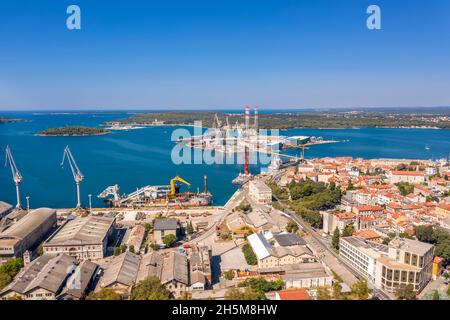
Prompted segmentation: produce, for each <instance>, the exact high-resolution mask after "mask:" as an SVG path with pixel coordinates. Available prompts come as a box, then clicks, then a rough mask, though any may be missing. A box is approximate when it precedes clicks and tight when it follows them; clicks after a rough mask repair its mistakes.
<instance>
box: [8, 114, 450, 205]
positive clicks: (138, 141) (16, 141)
mask: <svg viewBox="0 0 450 320" xmlns="http://www.w3.org/2000/svg"><path fill="white" fill-rule="evenodd" d="M1 115H4V116H10V117H18V118H22V119H26V120H29V121H28V122H20V123H12V124H5V125H0V148H1V151H0V154H1V157H2V158H3V157H4V155H5V153H4V150H5V147H6V145H7V144H9V145H10V147H11V149H12V152H13V154H14V157H15V160H16V163H17V166H18V167H19V169H20V171H21V173H22V175H23V177H24V181H23V183H22V192H21V193H22V202H23V203H25V196H26V195H30V202H31V206H32V207H38V206H49V207H71V206H74V205H75V204H76V194H75V184H74V182H73V178H72V174H71V172H70V169H69V167H68V166H66V167H65V168H64V169H62V168H61V167H60V162H61V158H62V153H63V149H64V147H65V146H66V145H70V148H71V150H72V153H73V154H74V156H75V158H76V160H77V163H78V166H79V167H80V169H81V170H82V172H83V174H84V175H85V180H84V181H83V183H82V186H81V191H82V201H83V204H84V205H86V206H87V205H88V194H92V195H93V197H92V199H93V205H94V206H102V205H103V203H102V201H101V200H100V199H97V197H96V195H97V194H99V193H100V192H101V191H102V190H103V189H104V188H105V187H106V186H108V185H112V184H116V183H117V184H119V185H120V187H121V192H125V193H129V192H132V191H134V190H135V189H136V188H137V187H140V186H144V185H148V184H168V182H169V180H170V179H171V178H172V177H174V176H175V175H180V176H181V177H183V178H184V179H186V180H187V181H189V182H190V183H191V184H192V187H191V190H192V191H196V190H197V188H200V189H202V188H203V175H207V176H208V179H209V189H210V191H211V192H212V194H213V196H214V203H215V204H219V205H220V204H224V203H225V202H226V201H227V199H228V198H229V196H230V195H231V194H232V193H233V192H234V190H235V187H234V186H233V185H232V184H231V180H232V179H233V178H234V177H235V176H236V175H237V174H238V173H239V172H241V171H242V170H243V168H242V167H243V166H240V165H174V164H173V163H172V161H171V157H170V155H171V149H172V147H173V142H172V141H171V133H172V130H173V129H174V128H173V127H153V128H145V129H141V130H132V131H116V132H113V133H112V134H110V135H105V136H94V137H36V136H34V134H35V133H37V132H39V131H41V130H43V129H46V128H48V127H56V126H64V125H86V126H96V125H98V124H99V123H101V122H104V121H108V120H113V119H117V118H122V117H126V116H128V114H126V113H78V114H64V113H59V114H54V113H3V114H0V116H1ZM281 134H283V135H314V136H322V137H323V138H324V139H336V140H350V141H349V142H344V143H338V144H332V145H323V146H316V147H313V148H311V149H310V150H307V152H306V156H307V157H324V156H331V157H334V156H353V157H363V158H379V157H390V158H417V159H431V158H433V157H434V158H437V157H442V156H447V155H448V154H449V152H450V131H443V130H425V129H348V130H347V129H346V130H336V129H333V130H300V129H296V130H286V131H282V132H281ZM425 145H428V146H429V147H430V150H429V151H427V150H425ZM293 152H295V151H293V150H290V151H289V153H291V154H292V153H293ZM251 169H252V170H253V171H254V172H259V170H258V168H257V167H253V168H251ZM0 200H4V201H7V202H10V203H13V204H14V203H15V189H14V185H13V182H12V179H11V172H10V170H9V168H5V167H3V166H0Z"/></svg>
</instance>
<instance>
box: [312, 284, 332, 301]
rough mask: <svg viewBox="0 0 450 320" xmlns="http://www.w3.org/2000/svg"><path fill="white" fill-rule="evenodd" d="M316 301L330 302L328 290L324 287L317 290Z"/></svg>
mask: <svg viewBox="0 0 450 320" xmlns="http://www.w3.org/2000/svg"><path fill="white" fill-rule="evenodd" d="M316 299H317V300H331V294H330V290H329V289H328V288H326V287H319V288H317V293H316Z"/></svg>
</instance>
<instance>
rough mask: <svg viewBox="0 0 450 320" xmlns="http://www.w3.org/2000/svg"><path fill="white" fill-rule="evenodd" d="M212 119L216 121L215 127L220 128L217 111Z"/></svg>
mask: <svg viewBox="0 0 450 320" xmlns="http://www.w3.org/2000/svg"><path fill="white" fill-rule="evenodd" d="M214 120H215V121H216V125H217V129H220V128H221V127H222V123H221V122H220V120H219V117H218V116H217V113H216V114H215V115H214Z"/></svg>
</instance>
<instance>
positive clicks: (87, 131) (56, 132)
mask: <svg viewBox="0 0 450 320" xmlns="http://www.w3.org/2000/svg"><path fill="white" fill-rule="evenodd" d="M109 133H111V131H109V130H106V129H103V128H92V127H84V126H67V127H59V128H48V129H46V130H44V131H42V132H39V133H37V134H36V135H37V136H45V137H57V136H61V137H85V136H100V135H104V134H109Z"/></svg>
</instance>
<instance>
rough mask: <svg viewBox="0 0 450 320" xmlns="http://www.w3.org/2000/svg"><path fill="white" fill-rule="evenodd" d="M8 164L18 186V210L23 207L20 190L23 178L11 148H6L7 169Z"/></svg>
mask: <svg viewBox="0 0 450 320" xmlns="http://www.w3.org/2000/svg"><path fill="white" fill-rule="evenodd" d="M8 164H9V166H10V167H11V172H12V177H13V180H14V183H15V184H16V195H17V204H16V208H17V209H20V208H21V205H20V188H19V186H20V183H21V182H22V180H23V178H22V175H21V174H20V171H19V169H18V168H17V166H16V162H15V161H14V157H13V155H12V153H11V149H10V148H9V146H6V160H5V167H7V166H8Z"/></svg>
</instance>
